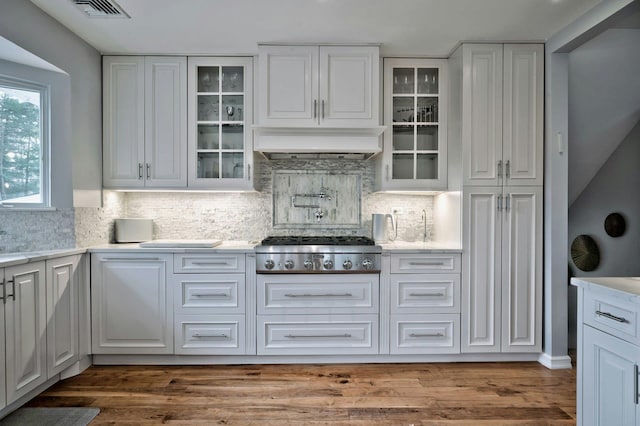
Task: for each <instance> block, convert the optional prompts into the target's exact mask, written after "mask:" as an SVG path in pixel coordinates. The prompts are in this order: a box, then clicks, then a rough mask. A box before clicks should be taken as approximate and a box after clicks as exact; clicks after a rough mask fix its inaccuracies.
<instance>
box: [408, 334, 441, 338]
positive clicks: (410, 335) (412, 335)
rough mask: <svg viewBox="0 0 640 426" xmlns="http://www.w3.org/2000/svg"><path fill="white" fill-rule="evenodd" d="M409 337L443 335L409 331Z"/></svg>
mask: <svg viewBox="0 0 640 426" xmlns="http://www.w3.org/2000/svg"><path fill="white" fill-rule="evenodd" d="M409 337H444V334H443V333H410V334H409Z"/></svg>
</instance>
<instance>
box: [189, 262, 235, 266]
mask: <svg viewBox="0 0 640 426" xmlns="http://www.w3.org/2000/svg"><path fill="white" fill-rule="evenodd" d="M191 263H192V264H194V265H199V266H224V265H228V264H229V263H227V262H191Z"/></svg>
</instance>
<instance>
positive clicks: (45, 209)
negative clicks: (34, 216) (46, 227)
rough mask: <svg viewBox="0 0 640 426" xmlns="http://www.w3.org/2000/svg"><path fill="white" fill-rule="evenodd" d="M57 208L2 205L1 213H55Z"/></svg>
mask: <svg viewBox="0 0 640 426" xmlns="http://www.w3.org/2000/svg"><path fill="white" fill-rule="evenodd" d="M57 210H58V209H57V208H55V207H27V206H19V207H18V206H16V207H14V206H3V205H2V204H0V212H55V211H57Z"/></svg>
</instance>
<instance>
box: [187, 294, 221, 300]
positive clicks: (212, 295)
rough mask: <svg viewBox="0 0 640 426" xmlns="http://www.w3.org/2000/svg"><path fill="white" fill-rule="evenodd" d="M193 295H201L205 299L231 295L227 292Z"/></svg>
mask: <svg viewBox="0 0 640 426" xmlns="http://www.w3.org/2000/svg"><path fill="white" fill-rule="evenodd" d="M192 296H193V297H201V298H203V299H209V298H214V297H229V295H228V294H227V293H200V294H192Z"/></svg>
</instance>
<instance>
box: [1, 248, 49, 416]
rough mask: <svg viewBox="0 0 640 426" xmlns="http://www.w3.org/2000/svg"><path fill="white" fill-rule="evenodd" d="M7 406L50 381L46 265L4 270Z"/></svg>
mask: <svg viewBox="0 0 640 426" xmlns="http://www.w3.org/2000/svg"><path fill="white" fill-rule="evenodd" d="M4 294H5V300H4V301H5V302H6V304H5V305H4V309H5V312H4V320H5V324H4V326H5V327H4V330H5V333H6V334H5V352H6V359H5V366H6V368H5V373H6V403H7V404H11V403H12V402H14V401H15V400H17V399H18V398H20V397H21V396H24V395H26V394H27V393H28V392H30V391H32V390H34V389H35V388H36V387H38V386H39V385H41V384H43V383H44V382H45V381H46V380H47V359H46V355H47V351H46V326H47V322H46V320H47V319H46V300H45V263H44V261H41V262H32V263H27V264H24V265H18V266H11V267H7V268H5V270H4Z"/></svg>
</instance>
